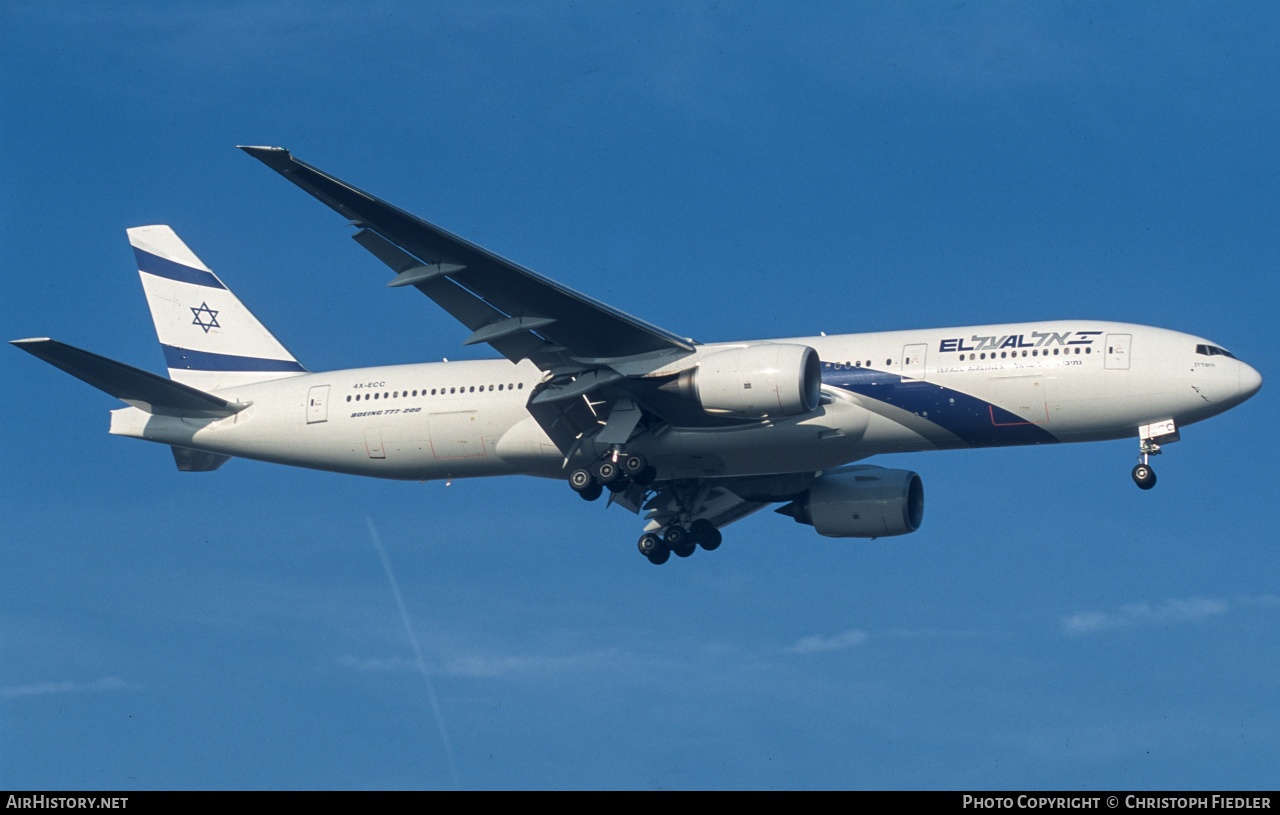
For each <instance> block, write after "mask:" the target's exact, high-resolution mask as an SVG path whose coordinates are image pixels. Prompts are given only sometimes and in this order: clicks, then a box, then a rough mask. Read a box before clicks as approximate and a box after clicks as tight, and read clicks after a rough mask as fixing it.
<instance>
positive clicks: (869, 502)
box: [777, 466, 924, 538]
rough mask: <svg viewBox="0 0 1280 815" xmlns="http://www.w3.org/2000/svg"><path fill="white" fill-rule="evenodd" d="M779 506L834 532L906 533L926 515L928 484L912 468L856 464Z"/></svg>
mask: <svg viewBox="0 0 1280 815" xmlns="http://www.w3.org/2000/svg"><path fill="white" fill-rule="evenodd" d="M777 511H778V512H781V513H782V514H783V515H790V516H791V517H793V518H795V519H796V523H802V524H809V525H810V526H812V527H813V528H814V529H815V530H817V532H818V534H819V535H824V536H826V537H828V538H883V537H889V536H892V535H906V534H907V533H909V532H915V531H916V530H917V529H919V528H920V522H921V521H922V520H924V485H923V484H922V483H921V481H920V476H918V475H916V474H915V473H913V472H911V471H910V470H886V469H884V468H882V467H871V466H863V467H854V468H852V469H850V470H845V471H843V472H838V473H832V474H830V475H824V476H822V477H821V478H819V479H818V480H817V482H816V483H814V485H813V486H812V487H811V488H810V489H809V491H808V492H807V493H805V494H804V495H802V496H801V497H800V498H797V499H796V500H795V501H792V502H791V503H790V504H787V505H786V506H784V507H781V508H780V509H778V510H777Z"/></svg>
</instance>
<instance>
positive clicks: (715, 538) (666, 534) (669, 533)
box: [636, 518, 722, 566]
mask: <svg viewBox="0 0 1280 815" xmlns="http://www.w3.org/2000/svg"><path fill="white" fill-rule="evenodd" d="M721 540H722V538H721V536H720V530H719V529H716V526H715V524H713V523H711V521H708V520H707V519H706V518H699V519H698V520H696V521H694V522H693V523H691V524H689V526H688V527H687V528H686V527H684V526H680V525H679V524H672V525H670V526H668V527H667V528H666V529H665V530H663V533H662V536H661V537H659V536H658V535H657V534H655V533H653V532H646V533H645V534H643V535H641V536H640V541H639V542H638V543H637V544H636V548H638V549H639V550H640V554H642V555H644V556H645V557H647V558H648V559H649V562H650V563H652V564H653V565H655V566H661V565H662V564H664V563H666V562H667V559H668V558H669V557H671V553H672V552H675V553H676V557H689V555H692V554H693V553H694V550H696V549H697V548H698V547H699V546H701V547H702V548H703V549H706V550H707V551H708V552H710V551H712V550H713V549H715V548H716V547H717V546H719V545H720V541H721Z"/></svg>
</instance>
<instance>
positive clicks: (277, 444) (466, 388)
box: [13, 146, 1262, 564]
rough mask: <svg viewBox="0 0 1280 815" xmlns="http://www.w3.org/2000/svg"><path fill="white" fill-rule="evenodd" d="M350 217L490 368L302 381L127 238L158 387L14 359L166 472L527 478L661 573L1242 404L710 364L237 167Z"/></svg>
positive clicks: (510, 270) (1104, 370) (1097, 343)
mask: <svg viewBox="0 0 1280 815" xmlns="http://www.w3.org/2000/svg"><path fill="white" fill-rule="evenodd" d="M240 149H242V150H244V151H245V152H246V153H248V154H249V155H250V156H252V157H254V158H256V159H258V160H260V161H261V162H262V163H264V164H265V165H267V166H268V167H269V168H271V169H272V170H275V171H276V172H278V173H280V174H281V175H283V176H284V177H285V178H286V179H288V180H289V181H291V182H293V183H294V184H296V185H297V186H299V187H300V188H302V189H303V190H304V191H306V192H307V193H310V194H311V195H312V196H314V197H315V198H316V199H318V200H319V201H320V202H322V203H324V204H326V205H327V206H329V207H330V208H332V209H333V210H335V211H336V212H338V213H339V214H341V215H342V216H344V217H345V218H347V219H348V220H349V221H350V224H351V225H352V226H353V227H355V228H356V232H355V234H354V235H353V237H354V239H355V240H356V242H357V243H359V244H360V245H361V246H362V247H363V248H365V249H366V250H368V251H369V252H370V253H371V254H372V255H373V256H374V257H375V258H377V259H378V260H380V261H382V263H384V264H385V265H386V266H388V267H389V268H390V270H391V272H393V273H394V276H393V277H392V278H391V279H390V281H389V282H388V283H387V285H388V286H390V287H392V288H401V287H412V288H415V289H417V290H418V291H420V292H422V293H423V294H425V295H426V296H427V297H429V298H431V299H432V300H433V301H435V303H437V304H438V305H439V306H441V307H442V308H443V309H444V310H445V311H446V312H448V313H449V314H450V315H452V316H453V317H454V318H456V319H457V320H458V321H460V322H461V323H463V325H465V326H466V328H467V329H468V330H470V331H471V334H470V336H468V337H467V338H466V339H465V340H463V343H462V344H463V345H476V344H481V343H483V344H487V345H489V346H490V347H492V348H493V349H494V350H495V351H497V353H498V354H500V355H501V356H502V357H503V358H502V359H487V360H472V361H455V362H437V363H420V364H411V365H392V366H377V367H370V368H355V369H350V370H340V371H330V372H313V371H311V370H309V369H307V368H305V367H303V365H302V364H301V363H300V362H299V361H298V360H297V359H296V358H295V357H294V356H293V355H292V354H291V353H290V352H289V351H288V350H286V348H285V346H284V345H283V344H282V343H281V342H280V341H279V340H278V339H276V337H275V336H274V335H273V334H272V333H271V332H270V331H269V330H268V329H267V328H266V327H265V326H264V325H263V324H262V323H261V322H259V321H258V320H257V319H256V318H255V317H254V316H253V314H252V313H250V311H249V310H248V309H247V308H246V307H245V306H244V304H242V303H241V302H240V300H239V299H237V297H236V296H235V295H234V294H232V292H231V290H230V289H228V288H227V286H226V285H225V284H224V283H223V282H222V280H221V278H219V277H218V276H217V275H215V274H214V273H213V272H212V271H211V270H210V269H209V268H208V267H207V266H206V265H205V264H204V263H203V262H201V261H200V259H199V258H198V257H197V256H196V255H195V254H194V253H193V252H192V251H191V250H190V249H189V248H188V247H187V245H186V244H185V243H183V242H182V240H181V239H180V238H179V237H178V236H177V235H176V234H175V233H174V231H173V230H172V229H170V228H169V227H168V226H142V227H136V228H132V229H129V230H128V235H129V241H130V244H131V245H132V247H133V251H134V255H135V257H136V258H137V262H138V264H137V265H138V271H139V274H140V275H141V278H142V286H143V290H144V292H145V294H146V298H147V303H148V305H149V307H150V310H151V316H152V318H153V321H154V323H155V328H156V334H157V337H158V338H159V341H160V343H161V345H162V348H163V351H164V355H165V360H166V363H167V366H168V374H169V376H168V378H165V377H162V376H158V375H156V374H153V373H151V372H148V371H144V370H141V369H138V368H134V367H132V366H129V365H126V364H124V363H121V362H116V361H114V360H110V359H107V358H105V357H101V356H98V355H96V354H92V353H90V352H88V351H84V350H81V349H79V348H75V347H73V346H70V345H66V344H64V343H61V342H58V341H55V340H52V339H49V338H33V339H24V340H14V341H13V344H14V345H16V346H18V347H19V348H21V349H22V350H24V351H27V352H29V353H31V354H33V355H35V356H37V357H39V358H40V359H43V360H44V361H46V362H48V363H50V364H52V365H55V366H57V367H58V368H61V369H62V370H64V371H66V372H68V373H70V374H71V375H73V376H75V377H78V378H80V379H82V380H83V381H85V382H87V383H89V384H90V385H93V386H94V387H96V388H99V389H100V390H102V391H104V392H106V393H108V394H110V395H112V396H115V397H117V398H119V399H121V400H122V401H124V402H125V403H126V404H127V405H128V406H127V407H124V408H120V409H117V410H114V411H112V413H111V427H110V432H111V433H113V434H116V435H120V436H127V437H132V438H137V439H145V440H147V441H153V442H159V443H161V444H167V445H169V446H170V447H171V448H172V452H173V457H174V460H175V462H176V463H177V466H178V469H179V470H182V471H187V472H200V471H211V470H216V469H217V468H219V467H221V466H222V465H223V464H224V463H226V462H227V461H228V460H229V459H231V458H233V457H241V458H248V459H257V460H260V461H267V462H275V463H279V464H287V465H293V466H299V467H310V468H315V469H320V470H328V471H334V472H340V473H350V474H353V475H363V476H373V477H377V478H390V479H402V480H415V481H427V480H431V479H454V478H471V477H481V476H498V475H528V476H538V477H544V478H557V479H563V480H565V481H567V482H568V484H569V486H570V487H571V488H572V489H573V490H574V491H575V492H577V493H578V494H579V495H580V496H581V497H582V498H584V499H587V500H595V499H597V498H599V497H600V496H601V495H602V494H603V493H604V492H605V491H606V490H607V491H608V492H609V494H610V498H609V503H610V504H618V505H620V506H622V507H624V508H626V509H627V510H629V511H631V512H633V513H636V514H640V513H642V512H643V513H644V521H645V524H644V528H643V534H642V535H641V537H640V539H639V541H638V544H637V548H638V549H639V550H640V553H641V554H642V555H644V556H645V557H646V558H648V560H649V561H650V562H652V563H654V564H662V563H664V562H666V561H667V559H668V558H669V556H670V554H671V553H673V552H674V553H675V554H676V555H677V556H679V557H688V556H689V555H691V554H692V553H693V552H694V551H695V549H696V548H698V547H701V548H703V549H704V550H713V549H715V548H717V547H718V546H719V545H720V543H721V541H722V533H721V531H720V530H721V529H722V528H723V527H725V526H726V525H728V524H730V523H732V522H734V521H737V520H739V519H741V518H743V517H745V516H747V515H749V514H751V513H753V512H756V511H758V510H760V509H762V508H764V507H766V506H769V505H772V504H782V506H780V507H778V508H777V509H776V511H777V512H780V513H782V514H784V515H788V516H790V517H792V518H794V519H795V521H796V522H797V523H800V524H806V525H810V526H812V527H813V528H814V530H815V531H816V532H817V533H818V534H819V535H823V536H826V537H834V538H877V537H887V536H893V535H904V534H908V533H911V532H914V531H916V530H917V529H919V528H920V525H921V522H922V520H923V515H924V489H923V484H922V481H921V478H920V476H919V475H918V474H916V473H914V472H911V471H909V470H898V469H886V468H882V467H877V466H873V465H869V464H862V463H858V462H862V461H864V460H866V459H868V458H871V457H873V456H876V455H881V454H884V453H903V452H915V451H922V450H949V449H963V448H975V447H1001V446H1013V445H1032V444H1053V443H1064V442H1086V441H1103V440H1112V439H1122V438H1136V439H1137V440H1138V459H1139V461H1138V464H1137V465H1136V466H1135V467H1134V468H1133V471H1132V477H1133V480H1134V481H1135V482H1136V483H1137V485H1138V486H1139V487H1140V488H1142V489H1144V490H1145V489H1150V488H1151V487H1152V486H1154V485H1155V481H1156V476H1155V471H1154V470H1153V468H1152V467H1151V464H1150V457H1151V456H1152V455H1155V454H1158V453H1160V452H1162V451H1161V447H1162V446H1163V445H1165V444H1168V443H1170V442H1174V441H1178V440H1179V439H1180V437H1181V431H1182V428H1183V427H1185V426H1187V425H1190V424H1193V423H1195V422H1198V421H1201V420H1204V419H1207V418H1209V417H1211V416H1215V415H1217V414H1219V413H1222V412H1223V411H1226V410H1228V409H1230V408H1232V407H1234V406H1236V405H1238V404H1240V403H1242V402H1244V401H1245V400H1246V399H1248V398H1249V397H1251V396H1252V395H1253V394H1255V393H1257V391H1258V389H1259V388H1260V387H1261V386H1262V377H1261V375H1260V374H1259V373H1258V372H1257V371H1256V370H1254V369H1253V368H1252V367H1250V366H1249V365H1247V364H1246V363H1244V362H1242V361H1241V360H1239V359H1237V358H1236V357H1235V356H1234V355H1233V354H1231V353H1230V352H1228V351H1227V350H1225V349H1224V348H1223V347H1222V346H1221V345H1218V344H1216V343H1213V342H1210V341H1209V340H1206V339H1203V338H1200V337H1196V336H1192V335H1189V334H1183V333H1179V332H1176V331H1171V330H1167V329H1162V328H1152V327H1148V326H1142V325H1133V324H1128V323H1117V322H1101V321H1096V320H1057V321H1051V322H1028V323H1017V324H1009V325H986V326H968V327H962V328H941V329H926V330H916V331H890V332H881V333H868V334H845V335H832V336H826V335H821V336H816V337H795V338H786V339H771V340H748V341H743V342H713V343H701V342H696V341H694V340H693V339H689V338H687V337H681V336H679V335H677V334H674V333H671V332H670V331H667V330H665V329H662V328H659V327H657V326H655V325H653V324H650V323H648V322H645V321H643V320H640V319H637V318H635V317H632V316H631V315H629V314H625V313H623V312H621V311H618V310H617V309H614V308H612V307H610V306H608V305H605V304H604V303H601V302H599V301H597V300H594V299H592V298H590V297H588V296H586V295H584V294H581V293H579V292H576V291H574V290H572V289H570V288H568V287H566V286H563V285H561V284H559V283H556V282H555V281H553V280H550V279H548V278H546V277H543V276H541V275H539V274H537V273H535V272H532V271H530V270H528V269H525V268H523V267H521V266H519V265H517V264H515V263H512V262H510V261H508V260H505V259H503V258H501V257H499V256H498V255H496V254H494V253H492V252H490V251H488V250H486V249H483V248H481V247H480V246H478V245H476V244H474V243H471V242H469V241H467V240H464V239H463V238H460V237H458V236H456V235H453V234H451V233H449V232H446V231H445V230H443V229H441V228H440V227H438V226H434V225H432V224H430V223H427V222H425V221H423V220H421V219H419V218H417V217H415V216H413V215H411V214H409V213H407V212H405V211H404V210H401V209H399V208H397V207H395V206H393V205H391V204H389V203H387V202H385V201H382V200H380V199H378V198H376V197H374V196H372V195H370V194H368V193H366V192H364V191H362V190H360V189H357V188H356V187H353V186H351V185H349V184H347V183H345V182H343V181H340V180H338V179H337V178H335V177H333V176H331V175H328V174H326V173H324V172H322V171H320V170H318V169H316V168H315V167H312V166H311V165H308V164H305V163H303V162H302V161H299V160H298V159H296V158H294V157H293V155H292V154H291V153H290V152H289V151H288V150H286V149H284V148H279V147H251V146H242V147H241V148H240Z"/></svg>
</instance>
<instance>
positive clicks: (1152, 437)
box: [1132, 419, 1181, 490]
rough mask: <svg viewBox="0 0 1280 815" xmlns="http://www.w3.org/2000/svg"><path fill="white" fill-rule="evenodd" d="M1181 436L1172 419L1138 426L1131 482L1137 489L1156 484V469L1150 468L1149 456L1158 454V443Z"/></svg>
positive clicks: (1167, 442) (1146, 488)
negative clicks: (1134, 464) (1136, 451)
mask: <svg viewBox="0 0 1280 815" xmlns="http://www.w3.org/2000/svg"><path fill="white" fill-rule="evenodd" d="M1180 438H1181V434H1180V433H1179V432H1178V426H1177V424H1175V423H1174V420H1173V419H1164V420H1161V421H1159V422H1152V423H1151V424H1146V425H1143V426H1142V427H1139V428H1138V466H1136V467H1134V468H1133V473H1132V475H1133V483H1135V484H1137V485H1138V488H1139V489H1144V490H1149V489H1151V488H1152V487H1154V486H1155V485H1156V471H1155V470H1153V469H1151V462H1150V459H1151V456H1158V455H1160V444H1161V443H1163V444H1171V443H1173V442H1175V441H1178V439H1180Z"/></svg>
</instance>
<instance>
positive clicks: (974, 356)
mask: <svg viewBox="0 0 1280 815" xmlns="http://www.w3.org/2000/svg"><path fill="white" fill-rule="evenodd" d="M1059 351H1061V352H1062V354H1063V355H1064V356H1069V355H1070V354H1071V349H1070V348H1055V349H1053V355H1054V356H1055V357H1056V356H1058V352H1059ZM1075 351H1076V353H1077V354H1079V353H1080V349H1079V348H1076V349H1075ZM1084 352H1085V353H1086V354H1092V353H1093V349H1092V348H1087V347H1086V348H1085V349H1084ZM1022 355H1023V356H1024V357H1025V356H1027V352H1026V351H1023V352H1022ZM1010 356H1014V357H1016V356H1018V352H1017V351H1012V352H1010V351H1001V352H1000V359H1006V358H1007V357H1010ZM1031 356H1033V357H1038V356H1046V357H1047V356H1049V349H1048V348H1046V349H1044V351H1037V350H1034V349H1033V350H1032V351H1031ZM986 358H987V355H986V354H969V356H967V357H966V356H965V355H964V354H961V355H960V361H961V362H964V361H966V360H969V361H972V360H975V359H986ZM991 358H992V359H995V358H996V352H995V351H992V352H991Z"/></svg>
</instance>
